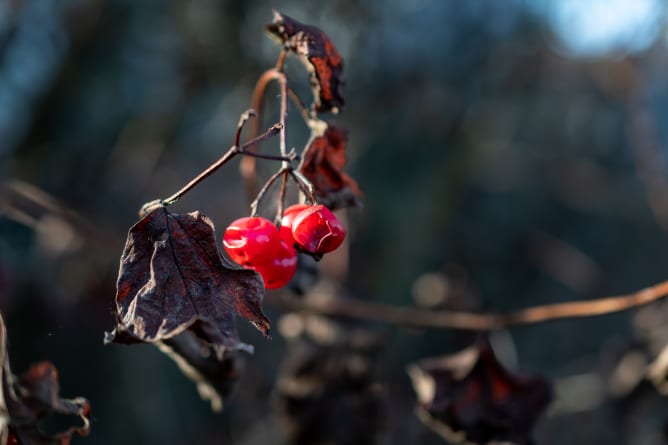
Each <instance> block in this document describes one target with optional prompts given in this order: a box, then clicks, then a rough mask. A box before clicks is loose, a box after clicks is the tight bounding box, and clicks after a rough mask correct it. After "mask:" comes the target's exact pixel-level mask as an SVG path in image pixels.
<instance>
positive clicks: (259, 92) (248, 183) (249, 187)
mask: <svg viewBox="0 0 668 445" xmlns="http://www.w3.org/2000/svg"><path fill="white" fill-rule="evenodd" d="M280 75H281V74H280V73H279V72H278V71H277V70H276V69H275V68H271V69H269V70H267V71H265V72H264V73H263V74H262V75H261V76H260V78H259V79H258V80H257V82H256V84H255V88H254V90H253V97H252V99H251V108H253V109H254V110H255V114H256V119H253V120H251V121H250V122H249V125H248V127H249V128H248V137H249V138H254V137H255V136H256V135H257V134H258V133H259V132H260V125H261V123H262V119H261V116H262V108H263V107H262V105H263V104H262V101H263V99H264V96H265V92H266V90H267V86H268V85H269V84H270V83H271V82H272V81H274V80H276V79H277V78H278V77H279V76H280ZM248 151H250V152H256V151H257V147H256V146H255V144H251V145H248ZM239 171H240V173H241V177H242V178H243V180H244V186H245V189H246V195H247V198H248V202H251V201H252V200H253V199H254V197H255V195H257V189H258V184H257V175H256V173H255V158H253V157H250V156H247V157H245V158H244V159H242V160H241V163H240V164H239Z"/></svg>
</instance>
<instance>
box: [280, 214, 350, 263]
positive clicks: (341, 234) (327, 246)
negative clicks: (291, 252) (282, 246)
mask: <svg viewBox="0 0 668 445" xmlns="http://www.w3.org/2000/svg"><path fill="white" fill-rule="evenodd" d="M292 236H293V237H294V239H295V241H297V243H298V244H299V245H300V246H301V247H302V248H304V250H306V251H307V252H311V253H327V252H331V251H332V250H334V249H336V248H337V247H339V246H340V245H341V243H343V240H344V239H345V238H346V231H345V229H344V228H343V225H342V224H341V222H340V221H339V220H338V219H337V218H336V216H334V214H333V213H332V212H331V211H330V210H329V209H328V208H327V207H325V206H324V205H314V206H311V207H309V208H308V209H305V210H302V211H301V212H300V213H299V214H298V215H297V216H296V217H295V220H294V221H293V222H292Z"/></svg>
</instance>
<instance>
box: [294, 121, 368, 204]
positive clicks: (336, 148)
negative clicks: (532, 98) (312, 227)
mask: <svg viewBox="0 0 668 445" xmlns="http://www.w3.org/2000/svg"><path fill="white" fill-rule="evenodd" d="M319 123H321V125H315V126H314V132H313V134H312V136H311V139H310V141H309V143H308V145H307V147H306V149H305V150H304V153H303V154H302V158H303V161H302V164H301V165H300V167H299V171H300V172H301V173H302V174H303V175H304V176H305V177H306V178H307V179H308V180H309V181H311V183H312V184H313V187H314V189H315V194H316V196H317V198H318V200H319V201H320V202H321V203H322V204H324V205H326V206H327V207H329V208H330V209H336V208H342V207H351V206H352V207H357V206H359V205H361V202H362V192H361V191H360V189H359V186H358V185H357V182H355V180H354V179H353V178H351V177H350V176H349V175H348V174H347V173H346V172H344V171H343V169H344V166H345V164H346V148H347V143H348V135H347V133H346V131H345V130H344V129H342V128H339V127H336V126H334V125H331V124H327V123H326V122H322V121H321V122H319Z"/></svg>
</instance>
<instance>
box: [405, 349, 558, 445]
mask: <svg viewBox="0 0 668 445" xmlns="http://www.w3.org/2000/svg"><path fill="white" fill-rule="evenodd" d="M408 373H409V375H410V377H411V380H412V382H413V387H414V388H415V391H416V393H417V395H418V402H419V403H418V407H417V413H418V416H419V417H420V419H421V420H422V421H423V422H424V423H425V424H426V425H427V426H429V427H430V428H431V429H433V430H434V431H436V432H437V433H439V434H441V435H442V436H443V437H444V438H446V439H447V440H449V441H452V442H455V443H461V442H473V443H476V444H487V443H491V442H511V443H514V444H530V443H532V442H531V438H530V434H531V430H532V429H533V426H534V423H535V422H536V420H537V419H538V417H539V416H540V415H541V413H542V412H543V411H544V410H545V408H546V407H547V406H548V404H549V403H550V401H551V399H552V390H551V386H550V384H549V382H548V381H547V380H546V379H545V378H543V377H541V376H536V375H520V374H515V373H511V372H510V371H508V370H506V369H505V368H503V366H501V364H500V363H499V362H498V361H497V359H496V356H495V355H494V351H493V350H492V347H491V346H490V344H489V342H487V341H486V340H483V341H480V342H479V343H478V344H477V345H474V346H472V347H470V348H467V349H465V350H464V351H461V352H459V353H457V354H454V355H450V356H446V357H441V358H436V359H429V360H425V361H423V362H421V363H419V364H417V365H411V366H410V367H409V369H408Z"/></svg>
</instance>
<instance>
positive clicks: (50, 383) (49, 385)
mask: <svg viewBox="0 0 668 445" xmlns="http://www.w3.org/2000/svg"><path fill="white" fill-rule="evenodd" d="M6 345H7V333H6V329H5V324H4V321H3V320H2V317H1V316H0V360H2V399H0V443H7V444H20V445H68V444H69V443H70V440H71V438H72V435H74V434H78V435H80V436H86V435H88V432H89V429H90V420H89V417H90V404H89V403H88V401H87V400H86V399H84V398H82V397H77V398H75V399H62V398H60V396H59V392H60V386H59V384H58V371H57V370H56V367H55V366H54V365H53V364H51V363H50V362H40V363H37V364H35V365H33V366H31V367H30V368H29V369H28V370H27V371H26V372H25V373H23V374H22V375H21V376H20V377H19V378H17V377H16V376H15V375H14V374H13V373H12V370H11V368H10V366H9V358H8V356H7V349H6ZM53 415H66V416H77V417H79V419H80V420H81V422H82V424H81V425H80V426H73V427H70V428H68V429H67V430H65V431H62V432H58V433H54V434H49V433H47V432H44V431H42V429H41V428H40V424H41V422H42V421H44V419H46V418H48V417H50V416H53Z"/></svg>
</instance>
